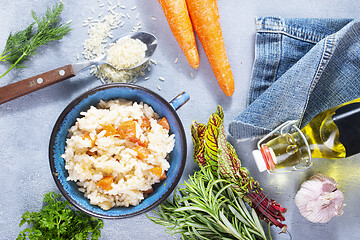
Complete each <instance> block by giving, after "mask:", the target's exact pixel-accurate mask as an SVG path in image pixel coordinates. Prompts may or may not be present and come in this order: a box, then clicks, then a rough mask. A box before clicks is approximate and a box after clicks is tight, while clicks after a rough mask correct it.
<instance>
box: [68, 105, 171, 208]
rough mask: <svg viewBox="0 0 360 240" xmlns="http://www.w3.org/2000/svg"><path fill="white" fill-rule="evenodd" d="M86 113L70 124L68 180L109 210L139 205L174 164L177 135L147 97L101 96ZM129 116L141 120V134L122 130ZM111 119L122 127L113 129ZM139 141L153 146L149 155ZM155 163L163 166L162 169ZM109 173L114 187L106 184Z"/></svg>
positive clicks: (93, 201) (137, 121)
mask: <svg viewBox="0 0 360 240" xmlns="http://www.w3.org/2000/svg"><path fill="white" fill-rule="evenodd" d="M81 115H82V116H83V117H81V118H78V119H77V121H76V123H75V125H74V126H72V127H71V128H70V129H69V138H68V139H67V140H66V147H65V153H64V154H63V155H62V157H63V158H64V160H65V169H66V170H67V171H68V173H69V177H68V178H67V180H68V181H75V182H76V183H77V185H78V186H79V190H80V191H82V192H84V195H85V197H87V198H88V199H90V203H91V204H93V205H98V206H100V207H101V208H102V209H104V210H108V209H110V208H112V207H117V206H123V207H128V206H136V205H138V204H139V203H140V202H141V201H142V200H143V199H144V198H145V197H146V195H147V193H149V192H151V191H152V185H153V184H155V183H159V182H160V179H161V178H162V177H163V176H164V175H162V174H164V173H165V172H166V171H167V170H168V169H169V167H170V164H169V162H168V161H167V159H166V158H167V156H168V154H169V153H170V152H171V151H172V149H173V148H174V144H175V139H174V135H173V134H172V135H169V130H167V129H166V128H163V127H162V125H161V124H159V116H158V114H157V113H156V112H154V110H153V109H152V108H151V107H150V106H149V105H147V104H143V103H136V102H131V101H128V100H124V99H117V100H110V101H107V102H105V101H102V100H101V101H100V103H99V104H98V106H97V107H94V106H91V107H90V109H89V110H88V111H86V112H82V113H81ZM146 119H149V122H147V121H146ZM128 121H133V122H134V123H135V126H136V137H135V138H131V137H123V135H121V134H119V131H121V130H119V128H121V126H123V124H124V123H125V122H128ZM133 122H132V123H133ZM145 122H147V123H148V125H147V127H145V126H146V124H144V123H145ZM110 125H111V126H113V127H114V129H117V131H116V132H112V131H111V130H108V128H107V127H106V126H110ZM139 146H143V147H144V148H147V149H148V150H146V151H147V152H146V154H145V157H144V156H142V157H141V155H140V153H139V152H138V151H137V150H136V149H138V148H141V147H139ZM154 169H160V174H158V173H155V172H154ZM160 175H162V176H160ZM105 177H110V178H111V177H113V180H112V183H111V185H110V186H111V187H110V188H111V189H107V190H106V188H104V187H103V186H102V185H101V181H102V179H104V178H105Z"/></svg>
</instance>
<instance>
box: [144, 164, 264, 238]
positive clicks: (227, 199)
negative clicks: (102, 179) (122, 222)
mask: <svg viewBox="0 0 360 240" xmlns="http://www.w3.org/2000/svg"><path fill="white" fill-rule="evenodd" d="M232 185H233V184H232V183H230V182H229V181H227V180H225V179H222V178H220V177H219V176H214V173H213V172H212V171H211V170H210V169H209V168H208V167H207V168H201V170H200V171H197V172H195V173H194V175H192V176H190V178H189V180H188V181H185V182H184V184H182V186H184V187H183V188H178V189H177V193H175V194H174V196H173V199H172V201H171V200H170V199H169V198H168V199H166V200H165V202H164V203H162V204H161V205H160V206H159V208H158V211H154V213H155V214H156V215H157V217H151V216H147V217H148V218H149V219H150V220H151V221H153V222H155V223H156V224H159V225H163V226H166V228H167V229H166V232H167V233H168V234H171V235H174V234H181V236H182V239H224V240H225V239H245V240H250V239H252V240H255V239H271V236H270V237H269V238H268V237H267V235H266V233H265V231H264V229H263V227H262V225H261V223H260V220H259V217H258V216H257V214H256V212H255V210H254V209H251V210H250V211H249V210H248V209H247V208H246V206H245V203H244V202H243V200H242V199H241V197H240V196H239V195H238V193H237V192H236V191H235V190H234V189H233V187H232Z"/></svg>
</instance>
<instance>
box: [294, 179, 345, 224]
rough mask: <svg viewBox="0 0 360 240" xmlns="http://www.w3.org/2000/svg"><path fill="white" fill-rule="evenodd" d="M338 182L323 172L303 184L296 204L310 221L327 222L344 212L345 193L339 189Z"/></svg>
mask: <svg viewBox="0 0 360 240" xmlns="http://www.w3.org/2000/svg"><path fill="white" fill-rule="evenodd" d="M337 185H338V183H337V182H336V181H335V180H334V179H333V178H331V177H327V176H324V175H322V174H317V175H314V176H313V177H311V178H310V180H308V181H306V182H304V183H302V184H301V187H300V190H299V191H298V192H297V194H296V196H295V204H296V206H297V207H298V208H299V210H300V213H301V215H302V216H303V217H305V218H306V219H307V220H309V221H310V222H317V223H326V222H328V221H329V220H330V219H332V218H333V217H335V216H340V215H341V214H342V213H343V210H342V208H343V206H344V204H343V200H344V195H343V193H342V192H341V191H340V190H339V189H337V187H336V186H337Z"/></svg>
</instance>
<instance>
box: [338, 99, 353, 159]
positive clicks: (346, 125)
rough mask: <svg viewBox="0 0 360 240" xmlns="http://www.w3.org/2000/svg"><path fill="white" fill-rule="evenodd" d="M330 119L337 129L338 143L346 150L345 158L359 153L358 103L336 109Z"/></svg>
mask: <svg viewBox="0 0 360 240" xmlns="http://www.w3.org/2000/svg"><path fill="white" fill-rule="evenodd" d="M332 119H333V121H334V123H335V124H336V126H337V127H338V129H339V141H340V142H341V143H342V144H343V145H344V147H345V149H346V157H349V156H352V155H354V154H356V153H359V152H360V102H356V103H351V104H348V105H344V106H342V107H340V108H338V109H336V111H335V114H334V115H333V116H332Z"/></svg>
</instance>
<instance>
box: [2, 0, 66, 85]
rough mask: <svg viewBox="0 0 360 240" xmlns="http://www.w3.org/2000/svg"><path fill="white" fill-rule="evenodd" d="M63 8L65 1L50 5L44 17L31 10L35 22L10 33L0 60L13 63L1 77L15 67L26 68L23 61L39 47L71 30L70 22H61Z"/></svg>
mask: <svg viewBox="0 0 360 240" xmlns="http://www.w3.org/2000/svg"><path fill="white" fill-rule="evenodd" d="M63 8H64V6H63V3H60V4H58V5H55V6H54V7H53V8H50V7H48V8H47V10H46V12H45V16H43V17H38V16H37V15H36V13H35V12H34V11H31V15H32V17H33V19H34V20H35V22H33V23H31V24H30V25H29V26H28V27H27V28H26V29H24V30H22V31H18V32H16V33H15V34H12V33H10V35H9V37H8V39H7V41H6V44H5V49H4V51H3V52H2V54H1V55H0V61H2V62H6V63H8V64H11V66H10V68H9V69H8V70H7V71H6V72H5V73H4V74H2V75H1V76H0V78H2V77H3V76H5V75H6V74H7V73H8V72H10V70H11V69H13V68H24V67H25V66H24V65H23V64H21V63H22V62H24V61H26V60H28V59H29V57H30V56H32V55H35V54H36V50H37V48H38V47H40V46H42V45H45V44H47V43H49V42H51V41H54V40H60V39H62V37H63V36H65V35H66V34H67V33H68V32H70V30H71V29H70V24H69V23H66V24H62V23H60V19H59V16H60V14H61V12H62V10H63ZM35 26H36V27H35Z"/></svg>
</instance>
